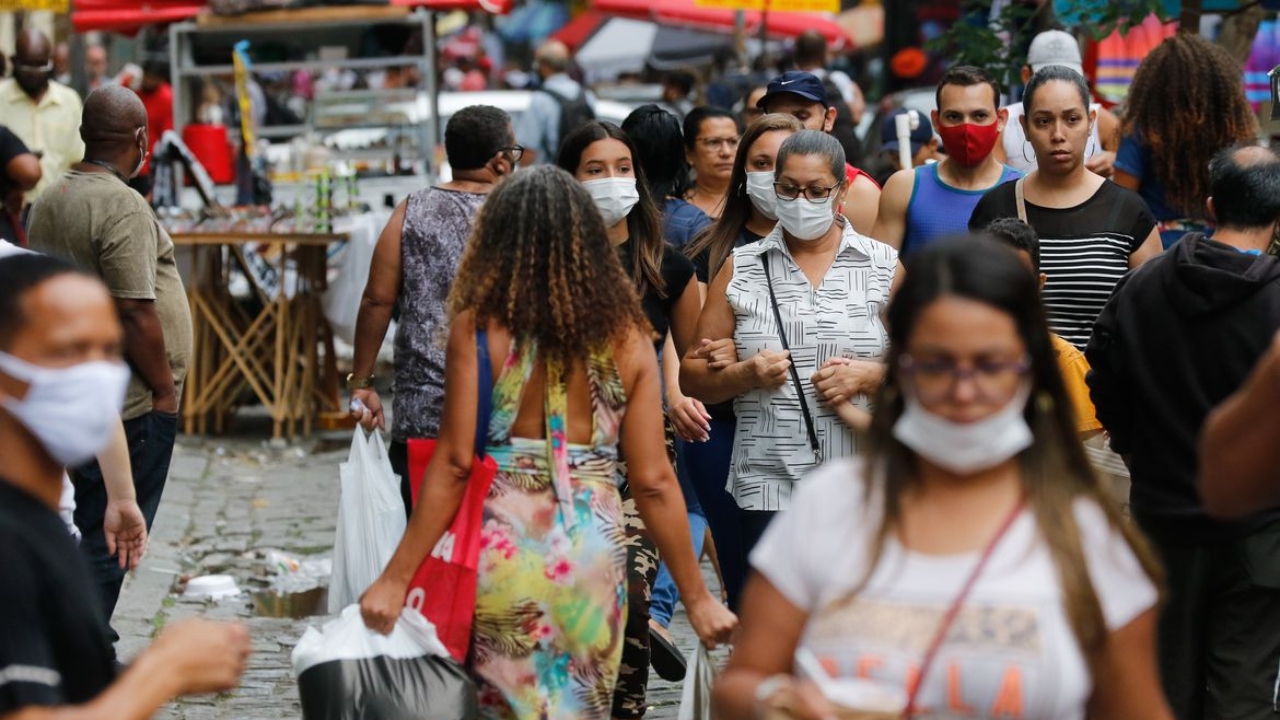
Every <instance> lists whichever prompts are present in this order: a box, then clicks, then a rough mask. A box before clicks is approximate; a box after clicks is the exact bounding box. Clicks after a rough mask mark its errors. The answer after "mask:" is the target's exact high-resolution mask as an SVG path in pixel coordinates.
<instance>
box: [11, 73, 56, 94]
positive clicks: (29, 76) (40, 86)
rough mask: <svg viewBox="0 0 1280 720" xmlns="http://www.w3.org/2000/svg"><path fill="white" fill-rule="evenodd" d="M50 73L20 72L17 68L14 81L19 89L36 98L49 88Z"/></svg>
mask: <svg viewBox="0 0 1280 720" xmlns="http://www.w3.org/2000/svg"><path fill="white" fill-rule="evenodd" d="M49 75H50V73H49V72H47V71H43V70H18V69H16V68H15V70H14V73H13V79H14V81H15V82H17V83H18V87H20V88H22V91H23V92H25V93H26V94H28V95H31V96H33V97H34V96H36V95H39V94H40V93H42V92H44V91H45V89H47V88H48V87H49Z"/></svg>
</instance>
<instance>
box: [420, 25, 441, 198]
mask: <svg viewBox="0 0 1280 720" xmlns="http://www.w3.org/2000/svg"><path fill="white" fill-rule="evenodd" d="M422 34H423V37H422V46H423V52H424V54H425V57H424V58H423V60H422V62H421V63H420V64H419V67H421V68H422V77H423V79H424V80H426V82H427V87H426V91H427V98H428V104H429V106H430V112H429V117H428V118H427V125H426V126H424V128H423V129H424V130H425V131H426V133H427V134H426V137H424V138H423V141H424V142H423V145H422V151H423V155H424V157H425V159H426V168H427V178H428V180H430V181H432V182H434V181H435V180H436V179H437V178H438V177H439V176H440V168H438V167H436V162H435V160H436V148H438V147H440V88H439V86H438V84H437V83H436V60H437V58H438V57H439V55H438V52H437V47H436V14H435V13H434V12H432V11H427V13H426V18H425V20H424V21H423V25H422Z"/></svg>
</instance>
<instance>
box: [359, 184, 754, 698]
mask: <svg viewBox="0 0 1280 720" xmlns="http://www.w3.org/2000/svg"><path fill="white" fill-rule="evenodd" d="M592 205H593V201H592V199H591V196H590V195H588V194H587V192H586V191H585V190H584V189H583V187H582V185H581V184H580V183H578V182H577V181H575V180H574V179H573V177H572V176H570V175H568V174H567V173H565V172H563V171H561V170H559V169H557V168H554V167H538V168H534V169H530V170H526V171H524V172H522V173H519V174H518V175H516V176H514V177H513V178H511V179H510V181H507V182H503V183H501V184H499V185H498V187H497V188H496V189H495V190H494V192H493V193H492V194H491V195H490V196H489V199H488V200H487V201H486V203H485V205H484V208H483V209H482V210H481V211H480V214H479V216H478V218H477V220H476V225H475V230H474V234H473V235H472V238H471V242H470V243H469V244H468V245H467V250H466V253H465V254H464V256H463V258H462V264H461V266H460V268H459V271H458V277H457V280H456V281H455V283H454V286H453V292H452V294H451V296H450V315H451V323H450V331H449V341H448V360H447V363H446V365H445V373H446V378H445V388H446V392H445V406H444V420H443V422H442V423H441V434H440V438H439V442H438V444H437V446H436V452H435V454H434V455H433V456H432V457H431V462H430V464H429V465H428V466H427V471H426V475H425V477H424V480H423V484H422V498H421V502H420V503H419V504H418V506H417V507H416V508H415V509H414V513H413V517H412V518H411V519H410V521H409V527H408V529H407V530H406V531H405V535H404V538H403V539H402V540H401V541H400V546H399V547H398V548H397V549H396V552H395V555H394V556H393V557H392V558H391V560H390V562H389V563H388V564H387V567H386V569H385V570H384V571H383V573H382V575H381V577H379V578H378V580H377V581H376V582H375V583H374V584H373V585H372V586H371V587H370V588H369V590H368V591H366V592H365V594H364V596H363V597H362V598H361V600H360V608H361V612H362V614H363V616H364V619H365V623H366V624H368V625H369V626H370V627H371V628H373V629H375V630H378V631H380V632H389V631H390V629H391V628H392V627H393V626H394V624H395V621H396V618H397V617H399V615H400V612H401V611H402V610H403V609H404V605H405V596H406V592H407V588H408V584H409V581H410V579H411V578H412V577H413V575H414V573H415V572H416V571H417V569H418V566H419V565H420V564H421V563H422V560H423V558H425V557H426V556H427V554H428V553H429V552H431V549H432V548H433V547H435V545H436V543H437V542H438V541H439V539H440V537H441V536H442V535H443V533H444V532H445V530H446V529H447V528H448V526H449V524H450V522H452V520H453V517H454V515H455V514H456V513H457V511H458V507H459V505H460V503H461V501H462V497H463V493H464V490H465V486H466V482H467V480H468V478H469V476H470V471H471V463H472V459H473V456H474V449H473V442H474V438H475V433H476V427H477V423H485V424H487V426H488V428H489V430H488V443H487V447H486V453H487V454H488V455H489V456H491V457H492V458H493V459H494V460H495V461H496V462H497V465H498V473H497V476H496V477H495V478H494V481H493V487H492V489H490V491H489V496H488V498H487V499H486V500H485V506H484V517H483V522H484V532H483V534H482V539H481V549H480V558H479V580H478V587H477V590H476V615H475V629H474V645H473V648H472V660H471V668H470V669H471V670H472V673H473V675H474V676H475V677H476V679H477V682H478V685H479V691H480V693H479V698H480V706H481V715H482V717H485V718H520V719H521V720H535V719H538V718H547V717H556V718H568V719H572V720H579V719H584V720H585V719H590V720H605V719H606V718H608V717H609V716H610V709H611V700H612V696H613V688H614V682H615V680H616V678H617V674H618V665H619V658H620V654H621V645H622V629H623V623H624V617H623V610H624V607H625V600H624V597H623V595H622V593H621V592H620V591H619V588H620V587H622V585H623V583H625V576H626V549H625V548H624V547H623V543H622V537H623V532H624V530H623V517H622V500H621V497H620V496H619V493H618V487H617V482H616V480H617V468H616V464H617V459H618V446H619V445H620V444H625V445H626V446H627V447H628V448H630V449H631V462H630V464H629V472H628V476H627V478H628V481H629V482H630V484H631V486H632V487H633V488H634V496H635V503H636V506H637V509H638V511H639V513H640V515H641V516H643V517H644V518H646V519H647V520H648V527H649V528H650V531H651V532H652V535H653V538H654V540H655V541H656V542H657V544H658V546H659V547H660V548H661V549H662V551H663V555H664V556H665V557H666V558H667V560H668V561H669V562H670V563H671V569H672V574H673V575H674V576H675V578H676V582H677V584H679V586H680V589H681V591H682V592H683V594H684V597H685V607H686V608H687V609H688V611H689V617H690V621H691V622H692V623H693V626H694V628H695V631H696V632H697V633H698V636H699V637H700V638H701V639H702V640H703V642H706V643H709V644H714V643H715V642H717V641H720V640H723V639H724V638H725V637H727V635H728V633H729V631H730V630H731V629H732V627H733V625H734V619H733V616H732V615H731V614H730V613H729V611H728V610H727V609H725V608H724V606H723V605H721V604H720V603H719V602H718V601H717V600H716V599H715V598H714V597H712V596H711V594H710V593H709V592H708V591H707V588H706V585H705V584H704V583H703V581H702V577H701V575H700V573H699V569H698V563H697V560H696V558H695V557H694V555H693V550H692V548H691V547H690V544H689V527H688V525H687V524H686V523H685V519H684V503H683V501H682V500H681V499H680V490H679V488H678V487H677V486H676V478H675V473H674V472H673V471H672V469H671V464H670V463H669V462H667V461H666V459H665V454H664V452H663V444H664V439H663V433H662V404H661V399H660V384H661V383H660V380H659V378H658V369H657V359H656V358H655V357H654V352H653V344H652V342H651V339H650V332H651V330H650V328H649V327H648V325H649V321H648V319H647V318H646V317H645V315H644V313H643V311H642V310H641V309H640V305H639V303H637V301H636V293H635V291H634V290H633V289H632V285H631V283H630V282H628V279H627V276H626V274H625V273H624V272H623V270H622V268H621V266H620V265H619V263H618V261H617V258H616V256H615V254H614V249H613V248H611V247H610V246H609V244H608V242H607V241H606V240H605V237H606V235H605V227H604V224H603V223H602V222H601V220H600V213H598V212H596V211H595V210H594V209H593V207H592ZM480 347H486V348H487V349H488V356H489V357H490V358H491V361H490V364H488V365H481V364H480V363H479V360H478V358H479V357H480V356H481V353H480V352H479V348H480ZM479 373H492V374H493V376H494V383H493V387H494V390H493V414H492V417H491V418H484V417H477V401H478V400H479V398H478V397H477V384H478V383H477V381H478V374H479Z"/></svg>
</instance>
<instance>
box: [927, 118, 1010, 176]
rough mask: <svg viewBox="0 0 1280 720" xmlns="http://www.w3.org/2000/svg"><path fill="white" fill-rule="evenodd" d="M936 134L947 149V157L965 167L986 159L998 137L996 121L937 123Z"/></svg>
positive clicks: (998, 131) (975, 164) (973, 165)
mask: <svg viewBox="0 0 1280 720" xmlns="http://www.w3.org/2000/svg"><path fill="white" fill-rule="evenodd" d="M938 136H939V137H941V138H942V146H943V147H944V148H946V150H947V157H949V158H951V159H952V160H955V161H956V162H958V163H960V164H961V165H963V166H965V167H975V166H977V165H979V164H980V163H982V161H983V160H986V159H987V156H988V155H990V154H991V150H992V149H993V148H995V146H996V140H998V139H999V138H1000V130H999V126H998V124H997V123H991V124H990V125H974V124H973V123H964V124H962V125H952V126H950V127H947V126H945V125H941V124H939V125H938Z"/></svg>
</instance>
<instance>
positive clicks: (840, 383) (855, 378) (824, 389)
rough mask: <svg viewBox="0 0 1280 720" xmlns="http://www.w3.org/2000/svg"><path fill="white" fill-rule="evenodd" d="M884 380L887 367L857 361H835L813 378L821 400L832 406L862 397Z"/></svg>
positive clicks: (832, 360) (831, 360)
mask: <svg viewBox="0 0 1280 720" xmlns="http://www.w3.org/2000/svg"><path fill="white" fill-rule="evenodd" d="M883 379H884V365H883V364H881V363H878V362H873V361H870V360H857V359H854V358H831V359H830V360H828V361H826V362H825V363H823V365H822V368H821V369H820V370H818V372H816V373H814V374H813V377H812V381H813V389H814V390H815V391H816V392H817V394H818V399H819V400H821V401H822V402H824V403H826V404H828V405H838V404H839V403H842V402H847V401H849V400H852V399H853V398H855V397H857V396H858V395H864V394H870V393H872V392H874V391H875V390H876V388H878V387H879V386H880V383H881V381H882V380H883Z"/></svg>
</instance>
